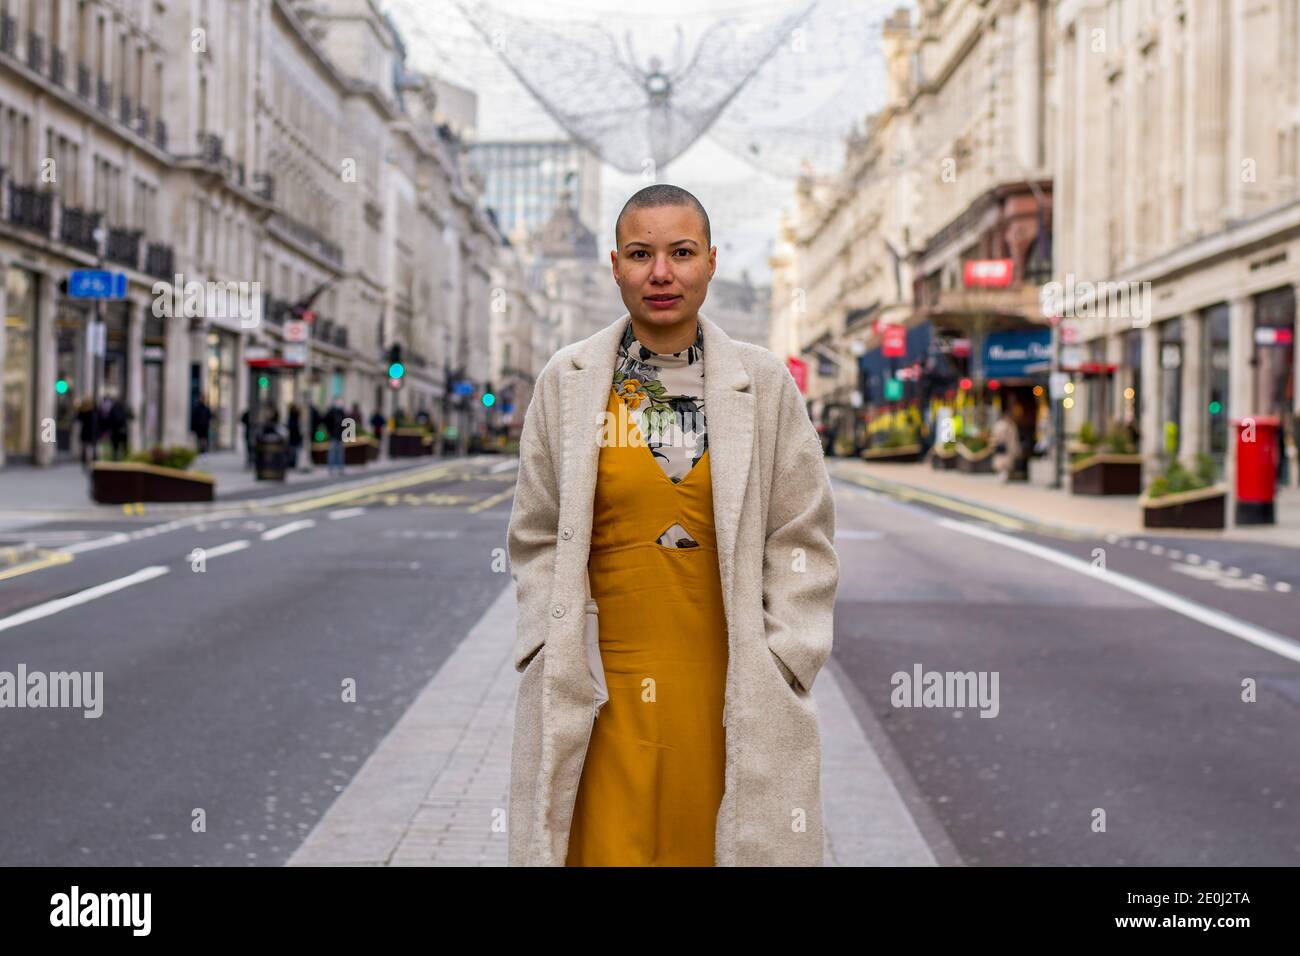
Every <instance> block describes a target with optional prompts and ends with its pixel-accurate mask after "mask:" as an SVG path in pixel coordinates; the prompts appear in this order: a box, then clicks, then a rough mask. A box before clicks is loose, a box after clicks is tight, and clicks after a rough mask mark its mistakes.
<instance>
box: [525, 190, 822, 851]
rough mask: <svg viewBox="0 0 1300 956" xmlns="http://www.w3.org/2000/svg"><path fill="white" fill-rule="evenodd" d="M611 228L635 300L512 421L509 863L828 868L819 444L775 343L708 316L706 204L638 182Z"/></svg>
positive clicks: (565, 355)
mask: <svg viewBox="0 0 1300 956" xmlns="http://www.w3.org/2000/svg"><path fill="white" fill-rule="evenodd" d="M615 236H616V241H617V242H618V243H619V248H618V249H616V250H615V251H614V252H613V253H611V261H612V264H613V267H614V278H615V280H616V281H617V282H618V284H619V288H620V292H621V294H622V297H623V301H624V303H625V304H626V305H627V307H628V312H627V313H626V314H624V315H623V316H622V317H620V318H619V319H618V320H616V321H615V322H613V323H611V324H610V325H608V326H606V327H605V328H604V329H602V330H601V331H600V332H597V333H596V334H595V335H593V336H591V337H590V338H588V339H586V340H584V341H582V342H578V343H576V344H574V345H570V346H568V347H566V348H564V349H561V350H560V352H558V353H557V354H556V355H555V356H554V357H552V359H551V360H550V361H549V362H548V363H547V365H546V367H545V368H544V369H543V370H542V372H541V373H540V375H539V377H538V380H537V386H536V389H535V392H534V395H533V399H532V402H531V404H530V405H529V407H528V411H527V413H526V415H525V419H524V426H523V433H522V435H521V438H520V450H519V455H520V463H519V477H518V484H517V487H516V490H515V497H514V507H513V511H512V513H511V517H510V526H509V530H508V535H507V538H508V543H509V553H510V560H511V574H512V577H513V578H514V580H515V582H516V584H517V586H518V591H517V594H518V602H519V619H518V623H519V630H518V636H517V639H516V644H515V649H514V664H515V667H516V669H517V670H518V671H520V672H521V673H522V674H523V677H522V679H521V681H520V686H519V694H518V700H517V702H516V711H515V735H514V746H513V751H512V757H511V795H510V810H509V858H510V862H511V864H512V865H543V866H563V865H571V866H620V865H630V866H708V865H714V864H719V865H756V864H783V865H789V864H796V865H819V864H820V863H821V861H822V852H823V829H822V808H821V792H820V773H821V754H820V737H819V732H818V727H817V716H816V710H815V708H814V706H813V702H812V698H811V694H810V691H811V688H812V684H813V681H814V679H815V677H816V675H817V672H818V671H819V670H820V668H821V666H822V664H823V663H825V661H826V659H827V658H828V657H829V655H830V649H831V634H832V611H833V606H834V598H835V589H836V585H837V582H838V563H837V559H836V556H835V551H834V549H833V547H832V543H831V539H832V537H833V532H834V505H833V497H832V493H831V490H830V482H829V479H828V477H827V473H826V467H825V463H824V459H823V455H822V449H821V443H820V441H819V439H818V437H817V432H816V430H815V429H814V428H813V426H812V423H811V422H810V421H809V418H808V414H807V411H806V409H805V406H804V402H803V399H802V396H801V395H800V394H799V390H798V387H797V386H796V385H795V383H794V379H793V378H792V377H791V375H790V373H789V371H788V370H787V369H786V368H785V365H784V364H783V363H782V361H781V360H780V359H779V358H778V357H777V356H775V355H773V354H772V353H771V352H768V351H767V350H766V349H762V348H759V347H757V346H754V345H749V344H747V343H742V342H737V341H734V340H732V339H731V338H730V337H728V336H727V335H726V333H724V332H723V331H722V329H721V328H719V327H718V326H717V325H716V324H714V323H713V322H711V321H709V320H708V319H707V318H706V317H705V316H703V315H701V314H700V313H699V307H700V305H701V304H702V303H703V301H704V298H705V294H706V292H707V288H708V281H709V279H710V278H711V277H712V275H713V272H714V268H715V257H716V249H715V248H713V247H711V246H710V241H711V240H710V236H709V227H708V219H707V215H706V214H705V213H704V211H703V209H702V207H700V206H699V204H698V201H696V200H695V198H694V197H693V196H691V195H690V194H689V193H686V192H685V191H684V190H679V189H677V188H676V187H672V186H662V185H660V186H651V187H647V188H646V189H643V190H641V191H640V192H638V193H637V194H636V195H634V196H633V197H632V199H630V200H629V201H628V204H627V205H626V206H625V207H624V210H623V212H622V213H621V214H620V216H619V221H618V223H617V224H616V227H615ZM706 426H707V427H706ZM588 587H589V588H590V594H591V597H592V599H593V600H594V603H595V605H596V607H597V608H598V619H599V662H598V663H597V664H592V663H591V662H590V661H589V658H588V656H587V645H586V640H585V638H586V621H585V618H586V617H587V615H585V614H584V613H583V609H584V607H585V606H586V602H587V593H588V591H587V589H588ZM597 666H599V667H600V668H601V671H602V672H601V673H597V672H596V670H595V668H596V667H597ZM601 685H604V687H603V689H604V690H605V691H606V692H607V693H608V700H607V701H606V702H604V704H603V706H602V705H600V703H599V701H600V696H601V695H600V694H599V692H598V688H601Z"/></svg>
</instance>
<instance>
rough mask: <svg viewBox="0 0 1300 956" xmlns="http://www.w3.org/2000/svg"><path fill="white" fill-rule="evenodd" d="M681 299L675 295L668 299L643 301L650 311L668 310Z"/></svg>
mask: <svg viewBox="0 0 1300 956" xmlns="http://www.w3.org/2000/svg"><path fill="white" fill-rule="evenodd" d="M681 298H682V297H681V296H680V295H675V296H673V297H672V298H669V299H646V300H645V301H646V303H647V304H648V305H649V306H650V308H652V309H668V308H671V307H672V306H674V305H676V304H677V303H678V302H679V301H681Z"/></svg>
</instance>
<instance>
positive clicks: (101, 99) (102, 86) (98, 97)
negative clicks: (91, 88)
mask: <svg viewBox="0 0 1300 956" xmlns="http://www.w3.org/2000/svg"><path fill="white" fill-rule="evenodd" d="M95 102H96V104H97V105H98V106H99V108H100V109H101V110H103V111H104V112H105V113H107V112H109V111H110V110H112V108H113V87H112V85H111V84H110V83H108V82H107V81H106V80H104V78H103V77H100V78H99V82H98V83H97V84H96V89H95Z"/></svg>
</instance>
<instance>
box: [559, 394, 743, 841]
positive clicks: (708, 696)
mask: <svg viewBox="0 0 1300 956" xmlns="http://www.w3.org/2000/svg"><path fill="white" fill-rule="evenodd" d="M622 403H623V400H622V399H621V398H620V397H619V394H618V392H617V391H616V390H615V389H613V388H611V389H610V399H609V404H608V407H607V410H608V411H609V412H610V413H611V415H612V416H613V417H612V418H611V419H609V420H610V421H612V422H615V423H616V425H617V428H616V431H615V433H614V437H615V439H616V440H613V441H606V442H605V443H604V447H602V448H601V451H600V462H599V471H598V476H597V484H596V492H595V500H594V504H593V514H592V535H591V556H590V558H589V561H588V572H589V575H590V579H591V593H592V599H593V600H595V602H596V604H597V605H598V607H599V610H600V614H599V618H600V653H601V658H602V660H603V663H604V668H605V681H606V684H607V685H608V689H609V700H608V702H607V703H606V704H605V705H604V707H602V708H601V710H600V712H599V715H598V716H597V718H596V720H595V723H594V725H593V728H592V734H591V740H590V743H589V744H588V748H587V756H586V759H585V761H584V763H583V768H582V778H581V782H580V784H579V787H578V796H577V801H576V803H575V804H574V812H573V823H572V826H571V828H570V831H569V849H568V856H567V859H566V865H568V866H712V865H713V863H714V860H713V854H714V827H715V825H716V822H717V814H718V806H719V804H720V803H721V802H722V792H723V784H724V780H723V776H724V768H725V762H726V750H725V743H726V738H725V733H726V728H725V727H724V726H723V724H722V713H723V700H724V694H725V689H726V674H727V623H726V616H725V613H724V607H723V602H722V582H721V578H720V575H719V571H718V552H717V542H716V538H715V530H714V525H713V495H712V485H711V481H710V474H709V452H708V451H707V450H706V451H705V452H704V454H703V456H702V457H701V458H700V459H699V461H698V462H696V464H695V465H694V466H693V467H692V468H691V470H690V472H689V474H687V475H686V477H685V478H683V479H682V480H681V481H678V482H674V481H673V480H672V479H671V478H669V477H668V476H667V475H666V474H665V473H664V471H663V469H662V468H661V467H660V466H659V463H658V462H657V461H656V460H655V458H654V454H653V452H652V451H651V450H650V449H649V448H648V447H646V446H645V445H644V444H643V443H642V442H641V440H640V433H639V431H638V429H637V425H636V422H635V421H634V420H631V419H630V417H629V416H628V414H627V412H626V410H624V411H623V414H621V415H620V414H619V406H620V405H621V404H622ZM673 524H680V525H681V526H682V527H683V528H684V529H685V530H686V531H687V532H688V533H689V535H690V537H691V538H692V539H693V540H694V541H695V542H697V544H698V546H697V547H681V546H678V547H668V546H665V545H663V544H660V543H659V542H658V539H659V537H660V535H662V534H663V533H664V531H665V530H666V529H668V528H670V527H671V526H672V525H673Z"/></svg>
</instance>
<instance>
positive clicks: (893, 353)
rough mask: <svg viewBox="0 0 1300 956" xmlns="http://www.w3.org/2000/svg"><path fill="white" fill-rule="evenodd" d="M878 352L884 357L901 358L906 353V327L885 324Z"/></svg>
mask: <svg viewBox="0 0 1300 956" xmlns="http://www.w3.org/2000/svg"><path fill="white" fill-rule="evenodd" d="M880 354H881V355H883V356H885V358H901V357H902V356H903V355H905V354H907V329H905V328H903V327H902V326H901V325H887V326H885V328H884V335H883V336H882V339H881V345H880Z"/></svg>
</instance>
